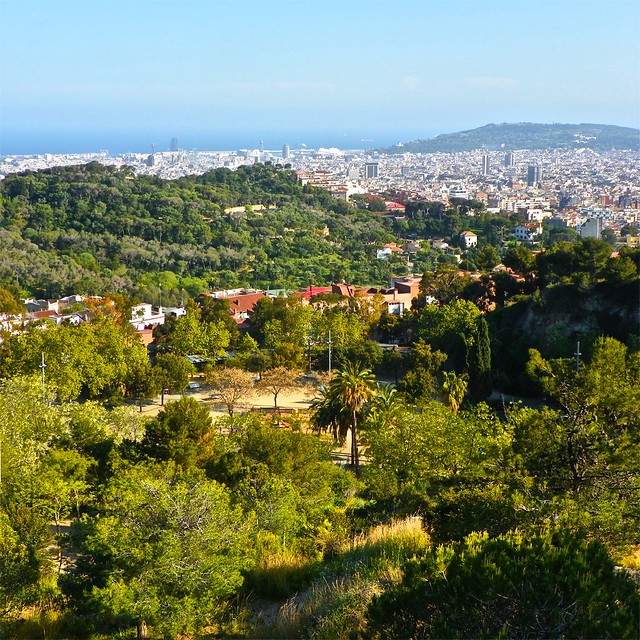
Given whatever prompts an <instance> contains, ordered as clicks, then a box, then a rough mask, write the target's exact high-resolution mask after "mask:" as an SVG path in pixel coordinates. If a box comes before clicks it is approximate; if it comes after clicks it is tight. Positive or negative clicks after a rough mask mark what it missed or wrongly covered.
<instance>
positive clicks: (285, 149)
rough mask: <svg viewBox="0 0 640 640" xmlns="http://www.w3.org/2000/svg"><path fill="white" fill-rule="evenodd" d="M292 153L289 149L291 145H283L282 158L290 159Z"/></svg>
mask: <svg viewBox="0 0 640 640" xmlns="http://www.w3.org/2000/svg"><path fill="white" fill-rule="evenodd" d="M290 155H291V153H290V151H289V145H288V144H285V145H282V159H283V160H288V159H289V157H290Z"/></svg>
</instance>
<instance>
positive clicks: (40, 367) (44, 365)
mask: <svg viewBox="0 0 640 640" xmlns="http://www.w3.org/2000/svg"><path fill="white" fill-rule="evenodd" d="M40 355H41V356H42V364H41V365H40V366H39V367H38V368H39V369H41V370H42V398H43V399H44V397H45V391H44V370H45V369H46V368H47V365H46V364H45V363H44V352H42V353H41V354H40Z"/></svg>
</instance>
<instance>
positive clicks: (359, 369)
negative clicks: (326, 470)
mask: <svg viewBox="0 0 640 640" xmlns="http://www.w3.org/2000/svg"><path fill="white" fill-rule="evenodd" d="M329 390H330V393H331V394H332V395H333V396H334V398H335V400H336V401H337V402H338V403H339V405H341V406H342V407H344V408H345V409H347V410H348V411H349V413H350V416H351V425H350V428H351V465H352V466H353V468H354V470H355V472H356V475H359V473H360V461H359V458H358V414H359V413H360V412H361V411H362V409H363V408H364V405H365V404H366V402H367V400H369V399H370V398H371V397H372V396H373V394H374V390H375V376H374V375H373V373H371V371H370V370H369V369H365V368H364V367H363V366H362V365H361V364H360V363H359V362H347V364H346V365H345V366H344V367H343V368H342V370H341V371H338V372H337V373H336V375H335V377H334V379H333V380H332V381H331V385H330V387H329Z"/></svg>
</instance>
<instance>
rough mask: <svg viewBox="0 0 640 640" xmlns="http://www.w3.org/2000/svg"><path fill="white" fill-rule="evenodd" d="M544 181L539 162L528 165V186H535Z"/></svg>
mask: <svg viewBox="0 0 640 640" xmlns="http://www.w3.org/2000/svg"><path fill="white" fill-rule="evenodd" d="M541 181H542V170H541V169H540V166H539V165H537V164H530V165H529V166H528V167H527V186H529V187H535V186H536V185H537V184H538V182H541Z"/></svg>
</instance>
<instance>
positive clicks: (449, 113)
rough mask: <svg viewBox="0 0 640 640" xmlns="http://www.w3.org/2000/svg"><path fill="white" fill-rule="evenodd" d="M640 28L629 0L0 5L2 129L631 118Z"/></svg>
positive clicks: (368, 128) (338, 126)
mask: <svg viewBox="0 0 640 640" xmlns="http://www.w3.org/2000/svg"><path fill="white" fill-rule="evenodd" d="M638 33H640V2H638V1H637V0H553V1H551V2H550V1H547V0H537V1H531V2H528V1H524V0H510V1H492V0H416V1H413V0H260V1H257V2H254V1H249V0H201V1H196V0H78V1H69V0H66V1H57V0H39V1H36V0H0V61H1V62H0V89H1V93H0V108H1V111H0V121H1V125H0V127H1V129H0V134H1V135H2V137H4V138H11V139H12V140H13V139H15V138H16V136H19V135H26V133H25V132H28V133H29V134H30V135H33V134H34V132H52V131H54V132H59V133H60V135H62V134H63V133H65V132H66V133H67V134H68V133H71V132H75V133H78V134H83V135H85V134H90V133H91V132H95V133H96V134H97V133H98V132H121V133H126V132H130V131H138V132H140V131H145V132H147V131H148V132H166V135H167V136H169V137H170V136H171V135H178V136H180V137H181V139H183V138H185V137H187V138H188V137H189V135H191V133H192V132H201V133H202V132H207V131H208V132H221V131H224V132H227V133H229V134H230V135H231V134H234V133H238V132H242V131H251V132H262V131H264V136H265V137H266V138H267V139H268V137H269V135H270V133H272V132H278V135H287V133H288V132H292V133H296V135H298V132H299V137H300V138H302V136H304V135H305V133H308V132H331V133H332V134H340V135H345V136H350V137H353V136H356V137H357V136H370V137H371V138H373V139H378V140H380V139H381V138H382V137H385V136H386V138H385V139H389V140H391V139H395V141H400V140H409V139H413V138H416V137H431V136H433V135H435V134H437V133H443V132H448V131H456V130H461V129H469V128H473V127H476V126H481V125H483V124H486V123H489V122H517V121H532V122H597V123H606V124H619V125H626V126H636V127H637V126H638V125H639V123H640V111H639V103H640V73H639V67H640V44H639V41H640V39H639V37H638ZM167 140H168V138H167ZM0 142H1V141H0ZM292 142H293V140H292ZM279 143H280V144H282V142H281V141H279Z"/></svg>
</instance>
